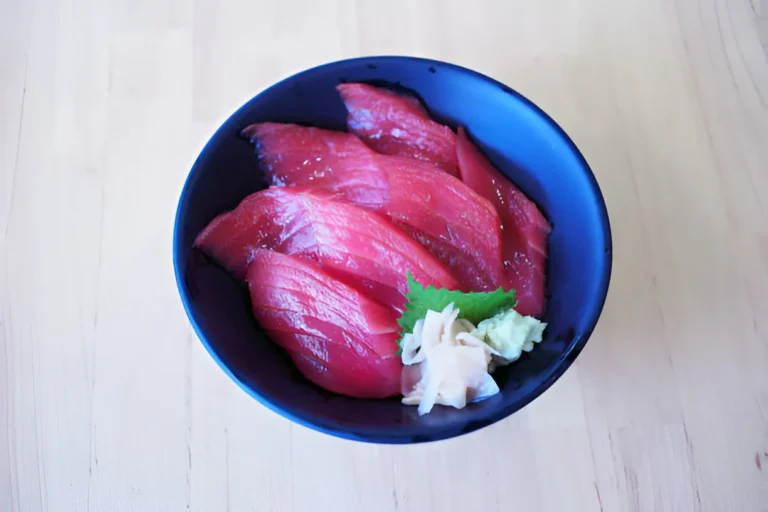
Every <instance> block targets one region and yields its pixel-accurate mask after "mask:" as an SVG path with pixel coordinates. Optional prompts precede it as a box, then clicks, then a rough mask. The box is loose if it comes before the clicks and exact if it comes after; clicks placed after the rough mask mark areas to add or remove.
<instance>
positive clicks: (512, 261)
mask: <svg viewBox="0 0 768 512" xmlns="http://www.w3.org/2000/svg"><path fill="white" fill-rule="evenodd" d="M457 155H458V159H459V168H460V169H461V177H462V179H463V180H464V183H466V184H467V185H469V186H470V187H471V188H472V189H473V190H474V191H476V192H477V193H479V194H480V195H482V196H483V197H486V198H488V199H489V200H491V201H492V202H493V203H494V205H495V206H496V209H497V210H498V212H499V216H500V217H501V222H502V225H503V230H502V242H503V254H504V266H505V268H506V271H507V276H508V277H509V281H510V284H511V286H512V288H514V289H515V290H516V291H517V301H518V304H517V307H516V308H515V309H516V310H517V312H518V313H520V314H521V315H533V316H539V315H541V313H542V312H543V311H544V293H545V272H546V264H547V237H548V236H549V232H550V231H551V229H552V228H551V226H550V225H549V222H547V219H545V218H544V216H543V215H542V214H541V212H540V211H539V209H538V208H537V207H536V205H535V204H534V203H533V201H531V200H530V199H528V198H527V197H526V196H525V194H523V193H522V192H521V191H520V189H518V188H517V187H516V186H515V185H513V184H512V183H511V182H510V181H509V180H508V179H507V178H506V177H504V176H503V175H502V174H501V173H500V172H499V171H497V170H496V169H495V168H494V166H493V164H492V163H491V162H490V161H488V159H487V158H486V157H485V156H484V155H483V154H482V153H481V152H480V150H479V149H478V148H477V147H476V146H475V145H474V144H473V143H472V141H470V140H469V137H467V133H466V132H465V131H464V129H463V128H459V136H458V142H457Z"/></svg>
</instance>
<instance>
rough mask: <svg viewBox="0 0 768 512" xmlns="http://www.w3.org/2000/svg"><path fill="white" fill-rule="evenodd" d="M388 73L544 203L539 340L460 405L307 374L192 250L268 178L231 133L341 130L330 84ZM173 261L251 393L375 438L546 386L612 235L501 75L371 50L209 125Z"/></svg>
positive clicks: (386, 439) (470, 426) (602, 291)
mask: <svg viewBox="0 0 768 512" xmlns="http://www.w3.org/2000/svg"><path fill="white" fill-rule="evenodd" d="M342 81H369V82H381V81H383V82H386V83H388V84H390V85H394V86H399V87H404V88H406V89H410V90H412V91H414V92H416V93H417V94H418V95H419V96H420V97H421V98H422V99H423V101H424V102H425V104H426V105H427V107H428V109H429V111H430V112H431V114H432V115H433V116H434V117H435V118H436V119H437V120H439V121H441V122H444V123H447V124H449V125H451V126H453V127H456V126H457V125H459V124H462V125H464V126H465V127H467V129H468V131H469V133H470V135H471V137H472V138H473V139H474V140H475V141H476V142H477V143H478V144H479V146H480V147H481V149H482V150H483V151H484V152H485V153H486V154H487V155H488V156H489V157H490V159H491V160H492V161H493V162H494V163H495V164H496V166H497V167H498V168H499V169H500V170H501V171H502V172H504V174H506V175H507V176H509V177H510V178H511V179H512V181H513V182H515V183H516V184H517V185H518V186H519V187H520V188H521V189H522V190H523V191H524V192H525V193H526V194H528V195H529V196H530V197H531V198H532V199H533V200H534V201H535V202H536V203H537V204H538V205H539V207H540V208H541V209H542V211H543V213H544V214H545V215H546V216H547V218H548V219H549V220H550V221H551V222H552V225H553V227H554V229H553V231H552V235H551V238H550V243H549V257H550V260H549V269H548V290H547V293H548V295H549V297H550V299H549V302H548V307H547V312H546V316H545V318H544V320H545V321H546V322H548V323H549V327H548V329H547V331H546V336H545V339H544V341H543V342H542V343H541V344H540V346H538V347H537V348H536V349H535V350H534V351H533V352H531V353H530V354H526V355H524V356H523V358H522V359H521V360H520V361H518V362H516V363H515V364H513V365H512V366H509V367H507V368H503V369H501V370H499V371H497V372H496V373H495V374H494V377H495V378H496V380H497V381H498V383H499V386H500V387H501V393H500V394H499V395H497V396H495V397H492V398H490V399H488V400H485V401H483V402H480V403H477V404H472V405H470V406H469V407H467V408H466V409H464V410H460V411H459V410H454V409H451V408H445V407H436V408H435V409H434V410H433V412H431V413H430V414H428V415H426V416H424V417H421V418H419V416H418V414H417V413H416V408H415V407H406V406H403V405H401V404H400V403H399V400H397V399H391V400H358V399H350V398H344V397H341V396H337V395H334V394H332V393H328V392H325V391H323V390H321V389H318V388H317V387H315V386H314V385H312V384H310V383H309V382H308V381H306V380H305V379H304V378H303V376H302V375H301V374H300V373H299V372H298V371H297V370H296V369H295V368H294V367H293V365H292V364H291V362H290V360H289V359H288V358H287V356H285V354H284V353H283V352H282V351H281V350H280V349H279V348H278V347H277V346H275V345H274V344H273V343H272V342H271V341H270V340H269V339H267V338H266V337H265V336H264V334H263V333H262V332H261V331H260V329H259V327H258V325H257V324H256V322H255V321H254V320H253V318H252V316H251V312H250V306H249V301H248V296H247V293H246V290H245V288H244V287H243V286H241V285H239V284H238V283H236V282H235V281H234V280H233V279H231V278H230V277H229V276H228V275H227V274H226V273H225V272H224V271H223V270H221V269H219V268H218V267H216V266H214V265H211V264H209V263H208V262H207V261H206V260H205V258H203V257H202V256H201V255H200V254H199V253H197V252H196V251H194V250H192V249H191V247H192V241H193V240H194V237H195V235H196V234H197V233H198V232H199V231H200V230H201V229H203V227H204V226H205V225H206V224H207V223H208V222H209V221H210V220H211V219H212V218H213V217H214V216H215V215H217V214H219V213H221V212H224V211H226V210H230V209H232V208H234V207H235V206H236V205H237V204H238V203H239V201H240V200H241V199H243V198H244V197H245V196H246V195H248V194H250V193H251V192H254V191H256V190H259V189H260V188H263V187H264V181H263V177H262V175H261V173H260V172H259V170H258V164H257V161H256V155H255V154H254V153H253V149H252V147H251V146H250V144H249V143H248V142H247V141H246V140H243V139H242V138H240V137H239V136H238V132H239V131H240V130H241V129H242V128H244V127H246V126H247V125H249V124H251V123H255V122H258V121H283V122H295V123H303V124H309V125H314V126H320V127H324V128H335V129H344V127H345V119H346V111H345V109H344V106H343V104H342V102H341V100H340V99H339V97H338V95H337V94H336V91H335V90H334V86H335V85H336V84H338V83H339V82H342ZM173 263H174V266H175V270H176V279H177V283H178V286H179V292H180V294H181V300H182V302H183V303H184V307H185V309H186V311H187V314H188V316H189V319H190V321H191V322H192V325H193V327H194V328H195V331H196V332H197V334H198V336H199V337H200V339H201V340H202V342H203V345H204V346H205V348H206V349H207V350H208V352H209V353H210V354H211V356H212V357H213V358H214V360H215V361H216V362H217V363H218V364H219V366H221V368H222V369H223V370H224V371H225V372H227V374H228V375H229V376H230V377H232V379H233V380H234V381H235V382H237V383H238V384H239V385H240V387H242V388H243V389H244V390H245V391H246V392H247V393H248V394H250V395H251V396H252V397H254V398H255V399H256V400H258V401H259V402H261V403H262V404H264V405H266V406H267V407H269V408H270V409H272V410H273V411H275V412H277V413H278V414H281V415H283V416H285V417H286V418H288V419H290V420H292V421H295V422H296V423H299V424H301V425H305V426H307V427H310V428H313V429H315V430H318V431H321V432H325V433H327V434H332V435H335V436H339V437H343V438H347V439H354V440H357V441H367V442H377V443H418V442H426V441H435V440H438V439H445V438H449V437H454V436H458V435H461V434H465V433H467V432H472V431H474V430H477V429H480V428H482V427H484V426H487V425H490V424H492V423H494V422H496V421H499V420H501V419H502V418H505V417H506V416H509V415H510V414H512V413H513V412H515V411H517V410H519V409H520V408H521V407H523V406H525V405H526V404H528V403H529V402H530V401H531V400H533V399H534V398H536V397H537V396H539V395H540V394H541V393H542V392H544V391H545V390H546V389H547V388H549V386H551V385H552V384H553V383H554V382H555V381H556V380H557V379H558V378H559V377H560V376H561V375H562V374H563V372H565V371H566V369H567V368H568V367H569V366H570V365H571V363H572V362H573V361H574V359H575V358H576V356H577V355H578V353H579V352H580V351H581V350H582V348H583V347H584V345H585V344H586V342H587V339H588V338H589V336H590V334H591V333H592V330H593V329H594V327H595V324H596V323H597V319H598V317H599V316H600V312H601V310H602V308H603V303H604V302H605V297H606V294H607V292H608V282H609V280H610V274H611V233H610V226H609V223H608V215H607V212H606V208H605V203H604V201H603V198H602V195H601V193H600V190H599V188H598V185H597V182H596V181H595V178H594V176H593V174H592V172H591V170H590V169H589V166H588V165H587V163H586V161H585V160H584V158H583V157H582V155H581V154H580V153H579V151H578V149H576V147H575V146H574V144H573V142H571V140H570V139H569V138H568V136H567V135H566V134H565V133H564V132H563V130H562V129H561V128H560V127H559V126H558V125H557V124H556V123H555V122H554V121H553V120H552V119H551V118H549V117H548V116H547V115H546V114H545V113H544V112H542V111H541V110H539V109H538V108H537V107H536V106H535V105H533V104H532V103H531V102H530V101H528V100H527V99H525V98H524V97H522V96H521V95H520V94H518V93H516V92H515V91H513V90H512V89H510V88H509V87H507V86H505V85H503V84H500V83H498V82H496V81H494V80H492V79H490V78H488V77H486V76H483V75H480V74H478V73H475V72H474V71H470V70H467V69H464V68H460V67H458V66H454V65H451V64H446V63H443V62H437V61H431V60H424V59H416V58H410V57H367V58H361V59H353V60H346V61H341V62H334V63H331V64H326V65H323V66H320V67H317V68H314V69H310V70H308V71H304V72H301V73H299V74H296V75H294V76H292V77H290V78H288V79H286V80H283V81H282V82H280V83H278V84H276V85H274V86H272V87H270V88H269V89H267V90H266V91H264V92H262V93H261V94H259V95H257V96H256V97H255V98H253V99H252V100H250V101H249V102H248V103H246V104H245V105H244V106H243V107H241V108H240V109H239V110H238V111H237V112H235V113H234V114H233V115H232V116H231V117H230V118H229V119H228V120H227V121H226V122H225V123H224V125H223V126H222V127H221V128H219V130H218V131H217V132H216V133H215V134H214V136H213V137H212V138H211V140H210V141H209V142H208V144H207V145H206V146H205V148H204V149H203V151H202V153H201V154H200V156H199V157H198V159H197V161H196V162H195V164H194V166H193V167H192V170H191V172H190V173H189V177H188V178H187V182H186V184H185V185H184V190H183V192H182V194H181V199H180V201H179V207H178V211H177V214H176V224H175V232H174V244H173Z"/></svg>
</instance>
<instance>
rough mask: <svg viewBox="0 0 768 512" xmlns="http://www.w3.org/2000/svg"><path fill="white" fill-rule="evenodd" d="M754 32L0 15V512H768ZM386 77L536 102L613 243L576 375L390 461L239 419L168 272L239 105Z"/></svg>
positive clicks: (233, 3) (372, 10)
mask: <svg viewBox="0 0 768 512" xmlns="http://www.w3.org/2000/svg"><path fill="white" fill-rule="evenodd" d="M766 19H768V6H767V5H766V4H765V2H760V1H759V0H708V1H695V0H676V1H668V0H625V1H623V2H615V1H613V0H560V1H555V0H540V1H537V2H530V1H524V0H514V1H509V0H498V1H492V0H486V1H479V2H465V1H459V0H451V1H438V0H431V1H427V0H419V1H406V0H396V1H390V2H378V1H367V0H358V1H354V0H333V1H326V2H310V1H308V0H304V1H299V0H293V1H284V2H271V1H265V0H250V1H245V0H230V1H213V0H198V1H196V2H194V3H192V2H184V1H182V0H162V1H149V0H143V1H133V2H128V1H125V0H111V1H102V0H34V1H25V0H3V1H2V2H1V3H0V41H1V42H2V44H1V45H0V270H1V271H0V345H1V346H2V350H0V358H1V359H0V440H2V442H0V510H2V511H5V510H9V511H25V512H26V511H48V510H50V511H70V510H71V511H88V510H92V511H96V510H103V511H109V512H113V511H114V512H118V511H139V510H141V511H143V510H147V511H149V510H158V511H173V512H175V511H185V510H190V511H227V510H231V511H241V510H244V511H245V510H259V511H261V510H275V511H291V510H297V511H313V512H314V511H323V510H333V511H342V510H350V511H360V510H365V511H368V510H371V511H378V510H380V511H391V510H401V511H406V510H414V511H417V510H441V511H448V510H455V511H464V510H474V509H476V508H477V509H479V508H480V507H482V508H483V509H486V510H525V511H534V510H547V511H549V510H551V511H565V510H568V511H579V510H583V511H597V510H604V511H618V510H627V511H662V510H668V511H676V512H677V511H689V510H690V511H713V512H720V511H725V510H738V511H749V512H753V511H768V59H767V58H766V54H765V51H764V47H765V46H764V45H766V44H768V39H766V36H767V35H768V33H767V32H766ZM382 53H388V54H413V55H423V56H429V57H434V58H439V59H443V60H448V61H452V62H455V63H458V64H462V65H466V66H468V67H472V68H474V69H477V70H478V71H481V72H483V73H486V74H489V75H491V76H493V77H495V78H497V79H500V80H501V81H503V82H505V83H507V84H509V85H510V86H512V87H515V88H516V89H518V90H520V91H521V92H522V93H523V94H525V95H527V96H528V97H530V98H531V99H533V100H534V101H535V102H537V103H538V104H539V105H541V106H542V107H543V108H544V109H545V110H547V111H548V112H549V113H551V114H552V115H553V117H555V119H557V120H558V121H559V122H560V123H561V124H562V126H563V127H564V128H565V129H566V130H567V131H568V132H569V133H570V134H571V135H572V137H573V138H574V140H575V141H576V143H577V144H578V145H579V147H580V148H581V149H582V151H583V153H584V154H585V156H586V157H587V159H588V160H589V161H590V163H591V164H592V166H593V168H594V170H595V173H596V174H597V177H598V179H599V181H600V184H601V186H602V189H603V192H604V194H605V196H606V201H607V203H608V207H609V210H610V215H611V219H612V224H613V229H614V237H615V252H614V257H615V266H614V278H613V282H612V287H611V291H610V294H609V300H608V303H607V305H606V309H605V313H604V315H603V318H602V320H601V322H600V324H599V326H598V328H597V330H596V332H595V334H594V336H593V339H592V340H591V341H590V342H589V344H588V345H587V347H586V349H585V350H584V352H583V354H582V355H581V356H580V359H579V361H578V363H577V364H576V365H575V366H574V368H573V369H571V370H570V371H569V372H568V373H567V374H566V375H565V376H564V377H563V378H562V379H561V380H560V381H559V382H558V383H557V384H556V385H555V386H554V387H553V388H552V389H551V390H550V391H548V392H547V393H546V394H545V395H544V396H542V397H541V398H540V399H539V400H537V401H536V402H534V403H533V404H531V405H530V406H529V407H527V408H525V409H524V410H523V411H521V412H520V413H518V414H516V415H515V416H514V417H512V418H509V419H508V420H506V421H504V422H502V423H499V424H496V425H494V426H491V427H489V428H487V429H484V430H482V431H480V432H477V433H474V434H471V435H468V436H465V437H462V438H458V439H454V440H450V441H445V442H440V443H437V444H429V445H421V446H415V447H386V446H370V445H363V444H354V443H350V442H345V441H341V440H337V439H333V438H330V437H327V436H323V435H320V434H317V433H314V432H311V431H308V430H306V429H304V428H302V427H297V426H295V425H291V424H289V422H287V421H286V420H284V419H282V418H281V417H278V416H277V415H275V414H272V413H270V412H268V411H267V410H265V409H264V408H262V407H261V406H259V405H257V404H256V403H255V402H254V401H253V400H251V399H250V398H248V397H247V396H246V395H245V394H244V393H243V392H242V391H240V390H239V389H238V388H237V387H236V386H235V385H234V384H233V383H231V382H230V381H229V380H228V378H227V377H226V376H225V375H224V374H223V372H221V371H220V370H219V369H218V368H217V367H216V365H215V364H214V363H213V361H212V360H211V359H210V358H209V357H208V356H207V354H206V353H205V352H204V350H203V348H202V347H201V345H200V343H199V342H198V341H197V339H196V338H195V337H194V335H193V333H192V332H191V329H190V328H189V325H188V322H187V320H186V318H185V315H184V313H183V310H182V308H181V305H180V303H179V300H178V297H177V293H176V289H175V284H174V282H173V275H172V268H171V262H170V254H171V229H172V219H173V214H174V209H175V206H176V205H175V201H176V198H177V197H178V194H179V192H180V190H181V185H182V183H183V180H184V178H185V176H186V172H187V170H188V168H189V166H190V163H191V162H192V161H193V159H194V157H195V156H196V154H197V152H198V151H199V149H200V148H201V146H202V144H204V142H205V141H206V139H207V137H208V136H210V134H211V133H212V132H213V130H214V129H215V128H216V126H217V125H218V124H219V123H220V122H221V121H223V120H224V119H225V118H226V116H227V115H228V114H229V113H230V112H231V111H232V110H233V109H234V108H236V107H237V106H238V105H240V104H241V103H242V102H243V101H245V100H246V99H248V98H249V97H251V96H252V95H253V94H255V93H256V92H257V91H259V90H260V89H262V88H263V87H265V86H267V85H269V84H271V83H273V82H275V81H276V80H277V79H279V78H281V77H284V76H286V75H288V74H290V73H292V72H294V71H297V70H299V69H302V68H305V67H308V66H312V65H315V64H318V63H322V62H326V61H330V60H335V59H339V58H344V57H351V56H356V55H366V54H382Z"/></svg>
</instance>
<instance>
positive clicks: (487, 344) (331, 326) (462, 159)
mask: <svg viewBox="0 0 768 512" xmlns="http://www.w3.org/2000/svg"><path fill="white" fill-rule="evenodd" d="M174 265H175V268H176V274H177V281H178V284H179V290H180V293H181V296H182V301H183V303H184V306H185V308H186V310H187V314H188V316H189V318H190V320H191V322H192V324H193V326H194V328H195V330H196V332H197V334H198V335H199V337H200V339H201V340H202V342H203V344H204V346H205V347H206V348H207V349H208V351H209V352H210V354H211V355H212V356H213V358H214V359H215V360H216V361H217V362H218V363H219V365H220V366H221V367H222V368H223V369H224V370H225V371H226V372H227V373H228V374H229V375H230V376H231V377H232V378H233V379H234V380H235V382H237V383H238V384H239V385H241V386H242V387H243V388H244V389H245V390H246V391H247V392H248V393H249V394H251V395H252V396H253V397H254V398H256V399H257V400H259V401H260V402H261V403H263V404H265V405H266V406H268V407H270V408H271V409H273V410H274V411H276V412H278V413H280V414H282V415H283V416H285V417H287V418H289V419H290V420H293V421H296V422H298V423H301V424H303V425H306V426H309V427H311V428H314V429H316V430H319V431H322V432H325V433H329V434H333V435H336V436H340V437H345V438H350V439H356V440H362V441H370V442H385V443H413V442H422V441H431V440H437V439H444V438H448V437H453V436H456V435H460V434H463V433H466V432H470V431H473V430H476V429H478V428H481V427H483V426H486V425H489V424H491V423H493V422H495V421H498V420H499V419H501V418H504V417H505V416H507V415H509V414H511V413H513V412H514V411H516V410H518V409H520V408H521V407H523V406H524V405H525V404H527V403H528V402H530V401H531V400H532V399H534V398H535V397H536V396H538V395H539V394H540V393H542V392H543V391H544V390H546V389H547V388H548V387H549V386H550V385H551V384H552V383H553V382H554V381H555V380H557V379H558V378H559V377H560V375H562V374H563V372H564V371H565V370H566V369H567V368H568V366H569V365H570V364H571V363H572V362H573V360H574V358H575V357H576V356H577V355H578V353H579V352H580V351H581V349H582V348H583V346H584V344H585V343H586V341H587V339H588V337H589V335H590V334H591V332H592V330H593V329H594V327H595V325H596V323H597V319H598V317H599V315H600V312H601V310H602V306H603V303H604V301H605V297H606V293H607V289H608V282H609V278H610V268H611V239H610V228H609V224H608V218H607V213H606V209H605V205H604V202H603V199H602V196H601V194H600V191H599V188H598V186H597V183H596V181H595V179H594V176H593V175H592V173H591V171H590V169H589V167H588V166H587V164H586V162H585V160H584V158H583V157H582V156H581V154H580V153H579V152H578V150H577V149H576V147H575V146H574V145H573V143H572V142H571V141H570V139H569V138H568V137H567V136H566V135H565V133H564V132H563V131H562V130H561V129H560V128H559V127H558V126H557V125H556V124H555V122H554V121H552V120H551V119H550V118H549V117H548V116H547V115H546V114H544V113H543V112H542V111H541V110H539V109H538V108H537V107H535V106H534V105H533V104H532V103H530V102H529V101H528V100H526V99H525V98H523V97H522V96H521V95H519V94H518V93H516V92H514V91H512V90H511V89H509V88H508V87H506V86H504V85H502V84H499V83H498V82H495V81H494V80H492V79H490V78H487V77H484V76H482V75H479V74H477V73H475V72H472V71H469V70H467V69H464V68H460V67H457V66H453V65H450V64H445V63H441V62H436V61H428V60H422V59H414V58H405V57H378V58H364V59H353V60H348V61H341V62H337V63H333V64H327V65H324V66H320V67H318V68H314V69H311V70H308V71H305V72H302V73H299V74H297V75H294V76H293V77H291V78H288V79H286V80H284V81H283V82H280V83H278V84H277V85H275V86H273V87H271V88H270V89H267V90H266V91H264V92H263V93H261V94H259V95H258V96H256V97H255V98H253V99H252V100H251V101H250V102H248V103H247V104H245V105H244V106H243V107H242V108H240V109H239V110H238V111H237V112H236V113H235V114H233V115H232V116H231V117H230V118H229V119H228V120H227V121H226V122H225V123H224V125H223V126H222V127H221V128H220V129H219V130H218V132H217V133H216V134H215V135H214V136H213V138H212V139H211V140H210V141H209V143H208V144H207V146H206V147H205V149H204V150H203V152H202V153H201V154H200V156H199V157H198V159H197V161H196V162H195V165H194V167H193V169H192V171H191V172H190V176H189V178H188V179H187V183H186V184H185V187H184V190H183V192H182V197H181V201H180V203H179V208H178V212H177V219H176V228H175V240H174Z"/></svg>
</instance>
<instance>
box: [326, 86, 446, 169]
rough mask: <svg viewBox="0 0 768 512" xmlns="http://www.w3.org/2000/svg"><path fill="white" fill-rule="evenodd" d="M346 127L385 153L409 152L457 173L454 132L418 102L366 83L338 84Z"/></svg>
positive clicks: (399, 153) (407, 154)
mask: <svg viewBox="0 0 768 512" xmlns="http://www.w3.org/2000/svg"><path fill="white" fill-rule="evenodd" d="M336 90H337V91H339V94H341V99H342V100H344V105H346V107H347V112H349V116H348V117H347V126H348V128H349V130H350V131H351V132H352V133H354V134H356V135H357V136H359V137H360V138H361V139H363V140H364V141H365V143H366V144H368V145H369V146H370V147H372V148H373V149H375V150H376V151H378V152H379V153H383V154H385V155H399V156H409V157H411V158H416V159H418V160H423V161H425V162H429V163H431V164H433V165H436V166H437V167H439V168H440V169H442V170H444V171H446V172H447V173H449V174H452V175H454V176H456V177H459V168H458V163H457V161H456V134H455V133H453V131H452V130H451V129H450V128H448V127H447V126H444V125H442V124H440V123H437V122H435V121H433V120H432V119H431V118H430V117H429V114H428V113H427V111H426V110H425V109H424V107H423V106H422V105H421V102H420V101H419V100H418V99H416V98H414V97H412V96H406V95H402V94H397V93H395V92H392V91H389V90H387V89H381V88H378V87H373V86H370V85H367V84H358V83H352V84H340V85H337V86H336Z"/></svg>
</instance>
